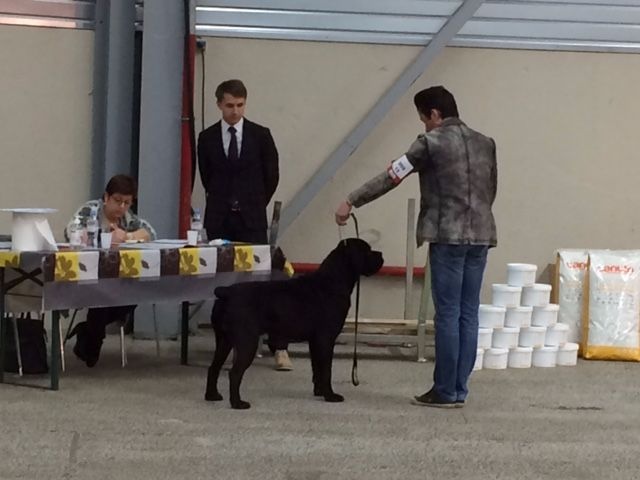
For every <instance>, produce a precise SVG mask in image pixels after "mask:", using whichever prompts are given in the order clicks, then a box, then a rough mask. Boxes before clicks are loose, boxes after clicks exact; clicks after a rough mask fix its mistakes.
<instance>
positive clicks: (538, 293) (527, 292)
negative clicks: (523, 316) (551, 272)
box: [522, 283, 551, 307]
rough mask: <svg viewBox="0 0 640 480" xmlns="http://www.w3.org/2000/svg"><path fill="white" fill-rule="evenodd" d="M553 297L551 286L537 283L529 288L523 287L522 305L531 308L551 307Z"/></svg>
mask: <svg viewBox="0 0 640 480" xmlns="http://www.w3.org/2000/svg"><path fill="white" fill-rule="evenodd" d="M550 297H551V285H547V284H546V283H535V284H533V285H529V286H527V287H522V305H529V306H531V307H544V306H546V305H549V298H550Z"/></svg>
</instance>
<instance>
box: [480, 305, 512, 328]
mask: <svg viewBox="0 0 640 480" xmlns="http://www.w3.org/2000/svg"><path fill="white" fill-rule="evenodd" d="M505 312H506V309H505V308H504V307H501V306H496V305H480V308H479V309H478V326H479V327H480V328H498V327H504V315H505Z"/></svg>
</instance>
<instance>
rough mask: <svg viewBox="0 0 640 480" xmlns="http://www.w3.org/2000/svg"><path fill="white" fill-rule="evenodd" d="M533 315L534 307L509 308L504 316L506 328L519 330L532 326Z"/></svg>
mask: <svg viewBox="0 0 640 480" xmlns="http://www.w3.org/2000/svg"><path fill="white" fill-rule="evenodd" d="M532 313H533V307H527V306H524V307H523V306H520V307H507V311H506V313H505V315H504V326H505V327H518V328H522V327H528V326H530V325H531V314H532Z"/></svg>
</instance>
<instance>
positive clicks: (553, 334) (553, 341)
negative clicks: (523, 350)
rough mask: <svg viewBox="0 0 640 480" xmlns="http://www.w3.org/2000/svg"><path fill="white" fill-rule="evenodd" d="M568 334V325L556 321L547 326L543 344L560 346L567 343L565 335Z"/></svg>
mask: <svg viewBox="0 0 640 480" xmlns="http://www.w3.org/2000/svg"><path fill="white" fill-rule="evenodd" d="M568 336H569V325H565V324H564V323H556V324H555V325H551V326H550V327H547V334H546V336H545V339H544V344H545V345H546V346H548V347H560V346H562V345H564V344H565V343H567V337H568Z"/></svg>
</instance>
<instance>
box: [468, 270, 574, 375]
mask: <svg viewBox="0 0 640 480" xmlns="http://www.w3.org/2000/svg"><path fill="white" fill-rule="evenodd" d="M536 272H537V266H536V265H531V264H526V263H509V264H508V265H507V283H506V284H493V286H492V287H493V289H492V293H493V295H492V304H491V305H480V311H479V314H478V322H479V331H478V353H477V356H476V363H475V366H474V370H480V369H482V368H487V369H504V368H507V366H508V367H509V368H529V367H531V366H532V365H533V366H534V367H555V366H556V365H566V366H571V365H576V362H577V357H578V344H576V343H567V336H568V333H569V326H568V325H564V324H561V323H558V309H559V307H558V305H555V304H551V303H549V300H550V297H551V285H546V284H541V283H535V279H536Z"/></svg>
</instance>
